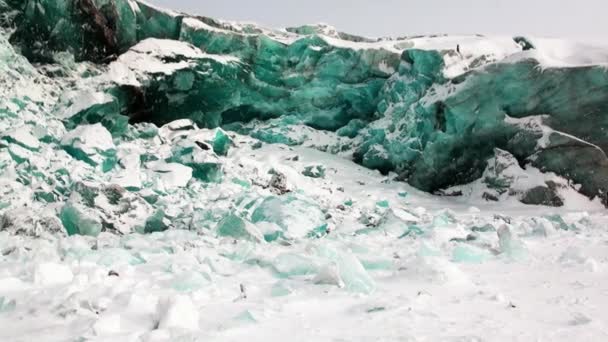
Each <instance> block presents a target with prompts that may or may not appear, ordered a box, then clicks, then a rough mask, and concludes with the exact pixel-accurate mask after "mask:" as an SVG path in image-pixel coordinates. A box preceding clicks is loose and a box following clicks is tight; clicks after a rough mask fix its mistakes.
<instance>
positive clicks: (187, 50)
mask: <svg viewBox="0 0 608 342" xmlns="http://www.w3.org/2000/svg"><path fill="white" fill-rule="evenodd" d="M168 56H182V57H186V58H190V59H211V60H214V61H216V62H219V63H222V64H228V63H233V62H239V59H238V58H237V57H233V56H226V55H212V54H208V53H204V52H203V51H201V50H200V49H199V48H196V47H194V46H193V45H191V44H189V43H186V42H181V41H177V40H170V39H157V38H148V39H145V40H142V41H141V42H139V43H138V44H137V45H135V46H133V47H132V48H131V49H130V50H129V51H127V52H126V53H124V54H122V55H121V56H120V57H119V58H118V60H116V61H115V62H113V63H112V64H110V67H109V71H108V74H107V77H108V78H109V80H110V81H113V82H115V83H118V84H130V85H138V84H139V81H138V77H137V76H138V75H137V74H138V73H149V74H166V75H170V74H172V73H173V72H175V71H176V70H180V69H186V68H188V67H190V66H191V62H188V61H179V62H174V63H170V62H166V61H163V60H162V59H161V58H159V57H168Z"/></svg>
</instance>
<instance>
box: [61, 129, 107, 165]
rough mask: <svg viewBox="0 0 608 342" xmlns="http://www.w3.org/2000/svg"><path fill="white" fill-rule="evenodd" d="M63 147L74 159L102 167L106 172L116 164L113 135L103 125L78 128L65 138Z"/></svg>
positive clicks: (62, 141)
mask: <svg viewBox="0 0 608 342" xmlns="http://www.w3.org/2000/svg"><path fill="white" fill-rule="evenodd" d="M61 146H62V147H63V148H64V149H65V150H66V152H68V153H69V154H70V155H71V156H72V157H74V158H76V159H78V160H82V161H84V162H86V163H88V164H90V165H92V166H100V167H101V169H102V170H103V171H104V172H107V171H109V170H111V169H112V168H113V167H114V165H115V164H116V147H115V146H114V142H113V141H112V135H111V134H110V132H108V130H107V129H106V128H105V127H103V126H102V125H101V124H94V125H83V126H78V127H77V128H76V129H74V130H72V131H70V132H68V133H67V134H66V135H64V136H63V138H62V139H61Z"/></svg>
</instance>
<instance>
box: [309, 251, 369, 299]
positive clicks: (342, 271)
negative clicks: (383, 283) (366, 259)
mask: <svg viewBox="0 0 608 342" xmlns="http://www.w3.org/2000/svg"><path fill="white" fill-rule="evenodd" d="M315 251H316V253H317V254H318V256H320V257H322V258H326V259H327V260H329V261H331V262H332V263H333V264H334V265H335V271H336V272H337V278H336V276H335V275H334V270H332V269H333V266H328V267H326V268H325V269H323V270H322V271H320V272H319V275H318V276H319V277H320V278H319V279H318V280H320V279H323V280H328V279H331V280H332V281H334V282H336V281H337V280H338V279H340V281H341V282H343V284H344V287H345V288H346V289H347V290H348V291H351V292H359V293H365V294H369V293H372V292H373V291H374V290H375V288H376V284H375V282H374V280H373V279H372V278H371V277H370V275H369V274H368V273H367V271H366V270H365V268H364V267H363V265H362V264H361V262H360V261H359V259H357V257H356V256H354V255H353V254H352V253H350V252H346V251H340V250H338V249H335V248H334V247H331V246H327V245H318V246H316V247H315ZM335 285H338V284H335Z"/></svg>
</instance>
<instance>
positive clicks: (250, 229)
mask: <svg viewBox="0 0 608 342" xmlns="http://www.w3.org/2000/svg"><path fill="white" fill-rule="evenodd" d="M216 231H217V234H218V235H219V236H225V237H232V238H235V239H237V240H247V241H252V242H262V241H264V236H263V235H262V233H261V232H260V231H259V230H258V228H257V227H256V226H255V225H254V224H252V223H251V222H249V221H246V220H244V219H242V218H240V217H238V216H237V215H236V214H229V215H228V216H226V217H225V218H224V219H223V220H221V221H220V222H219V223H218V224H217V227H216Z"/></svg>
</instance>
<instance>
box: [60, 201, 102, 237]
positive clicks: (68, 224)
mask: <svg viewBox="0 0 608 342" xmlns="http://www.w3.org/2000/svg"><path fill="white" fill-rule="evenodd" d="M59 218H60V219H61V223H63V226H64V227H65V230H66V231H67V233H68V235H75V234H79V235H88V236H97V235H99V233H100V232H101V229H102V224H101V220H100V219H99V218H98V217H97V216H96V215H95V214H94V212H93V211H92V210H91V209H89V208H85V207H83V206H81V205H78V204H66V205H64V206H63V208H62V209H61V213H60V214H59Z"/></svg>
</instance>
